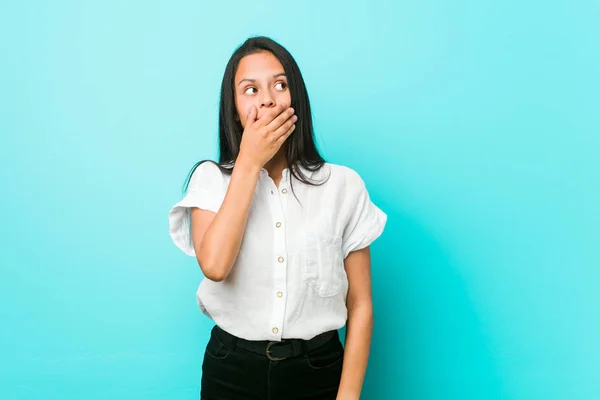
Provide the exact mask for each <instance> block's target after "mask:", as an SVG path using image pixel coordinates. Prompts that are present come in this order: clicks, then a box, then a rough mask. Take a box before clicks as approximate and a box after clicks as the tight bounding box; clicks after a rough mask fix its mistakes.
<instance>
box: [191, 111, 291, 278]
mask: <svg viewBox="0 0 600 400" xmlns="http://www.w3.org/2000/svg"><path fill="white" fill-rule="evenodd" d="M256 115H257V110H256V108H255V107H252V109H251V111H250V113H249V114H248V115H247V116H246V121H245V129H244V133H243V134H242V141H241V143H240V153H239V155H238V157H237V160H236V162H235V166H234V167H233V172H232V174H231V180H230V181H229V186H228V188H227V192H226V193H225V198H224V200H223V203H222V204H221V207H220V208H219V211H218V212H217V213H215V212H212V211H208V210H203V209H200V208H198V207H194V208H192V242H193V244H194V251H195V252H196V259H197V260H198V264H200V269H202V272H203V273H204V276H205V277H206V278H208V279H210V280H213V281H217V282H218V281H222V280H223V279H225V278H226V277H227V275H229V272H230V271H231V268H232V267H233V264H234V263H235V260H236V259H237V256H238V253H239V252H240V247H241V245H242V239H243V237H244V232H245V231H246V223H247V222H248V213H249V210H250V205H251V204H252V198H253V196H254V192H255V190H256V184H257V183H258V178H259V176H260V171H261V169H262V167H263V166H264V165H265V164H266V163H267V162H268V161H269V160H270V159H271V158H272V157H273V156H274V155H275V154H276V153H277V151H278V150H279V149H280V148H281V145H282V144H283V143H284V142H285V140H286V139H287V138H288V137H289V136H290V135H291V134H292V132H293V131H294V129H295V127H296V125H295V124H294V122H296V119H297V118H296V117H295V116H294V110H293V109H292V108H291V107H290V108H288V107H286V106H285V105H283V104H282V105H281V106H279V107H277V108H275V107H274V108H273V109H271V110H269V111H268V112H266V114H265V115H263V116H262V117H261V118H260V119H258V120H256V119H255V118H256Z"/></svg>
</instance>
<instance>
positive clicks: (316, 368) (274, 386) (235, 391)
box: [200, 326, 344, 400]
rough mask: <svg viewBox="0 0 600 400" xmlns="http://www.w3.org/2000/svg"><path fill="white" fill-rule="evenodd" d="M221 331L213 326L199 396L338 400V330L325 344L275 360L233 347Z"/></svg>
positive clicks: (217, 399)
mask: <svg viewBox="0 0 600 400" xmlns="http://www.w3.org/2000/svg"><path fill="white" fill-rule="evenodd" d="M223 332H224V331H222V330H221V329H220V328H219V327H218V326H215V327H214V328H213V329H212V331H211V336H210V340H209V341H208V344H207V345H206V350H205V352H204V361H203V363H202V384H201V389H200V399H201V400H335V398H336V396H337V391H338V387H339V384H340V378H341V375H342V365H343V359H344V347H343V345H342V342H341V341H340V338H339V335H338V334H337V331H336V334H335V335H334V336H333V337H332V339H330V340H329V341H328V342H326V343H325V344H324V345H322V346H320V347H318V348H316V349H313V350H311V351H310V352H308V353H305V354H301V355H299V356H297V357H292V358H286V359H285V360H277V361H273V360H270V359H269V358H268V357H267V355H266V354H257V353H254V352H251V351H248V350H246V349H243V348H241V347H239V346H235V344H232V343H231V342H232V341H231V340H229V339H230V338H231V336H230V335H229V334H227V333H223ZM233 342H235V341H233Z"/></svg>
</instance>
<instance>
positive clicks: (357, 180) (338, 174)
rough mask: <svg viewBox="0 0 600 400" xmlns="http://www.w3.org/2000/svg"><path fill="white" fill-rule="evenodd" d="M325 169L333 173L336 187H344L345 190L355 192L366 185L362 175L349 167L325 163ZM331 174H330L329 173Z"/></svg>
mask: <svg viewBox="0 0 600 400" xmlns="http://www.w3.org/2000/svg"><path fill="white" fill-rule="evenodd" d="M324 166H325V169H327V170H328V171H331V178H330V179H332V180H333V182H334V184H336V185H340V186H343V187H344V188H345V189H347V190H350V191H353V190H360V189H361V188H363V187H364V185H365V183H364V181H363V178H362V177H361V176H360V174H359V173H358V172H357V171H356V170H354V169H352V168H351V167H348V166H346V165H341V164H333V163H328V162H327V163H325V164H324ZM327 173H329V172H327Z"/></svg>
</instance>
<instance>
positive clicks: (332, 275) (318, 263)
mask: <svg viewBox="0 0 600 400" xmlns="http://www.w3.org/2000/svg"><path fill="white" fill-rule="evenodd" d="M301 259H302V276H303V278H304V280H305V282H306V283H307V284H308V285H309V286H310V287H312V288H313V289H314V290H315V291H316V292H317V293H318V294H319V296H321V297H331V296H335V295H336V294H338V293H339V291H340V289H341V288H342V275H343V269H344V260H343V258H342V239H341V238H338V237H334V236H329V235H324V234H323V233H320V232H307V233H306V234H305V236H304V237H303V239H302V257H301Z"/></svg>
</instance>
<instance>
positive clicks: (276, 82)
mask: <svg viewBox="0 0 600 400" xmlns="http://www.w3.org/2000/svg"><path fill="white" fill-rule="evenodd" d="M233 84H234V89H235V108H236V110H237V115H238V118H240V122H241V123H242V127H244V128H245V127H246V116H247V115H248V113H249V112H250V107H252V106H255V107H256V110H257V115H256V119H259V118H260V117H262V116H263V115H264V114H265V112H266V111H267V110H269V109H270V108H273V107H277V106H279V105H281V104H282V103H285V104H286V105H287V107H289V106H290V105H291V99H292V97H291V94H290V91H289V89H288V85H287V77H286V76H285V72H284V70H283V66H282V65H281V63H280V62H279V60H278V59H277V57H275V56H274V55H273V53H271V52H268V51H262V52H260V53H254V54H250V55H247V56H245V57H243V58H242V59H241V60H240V62H239V64H238V68H237V71H236V73H235V77H234V82H233ZM252 122H254V121H252Z"/></svg>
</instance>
